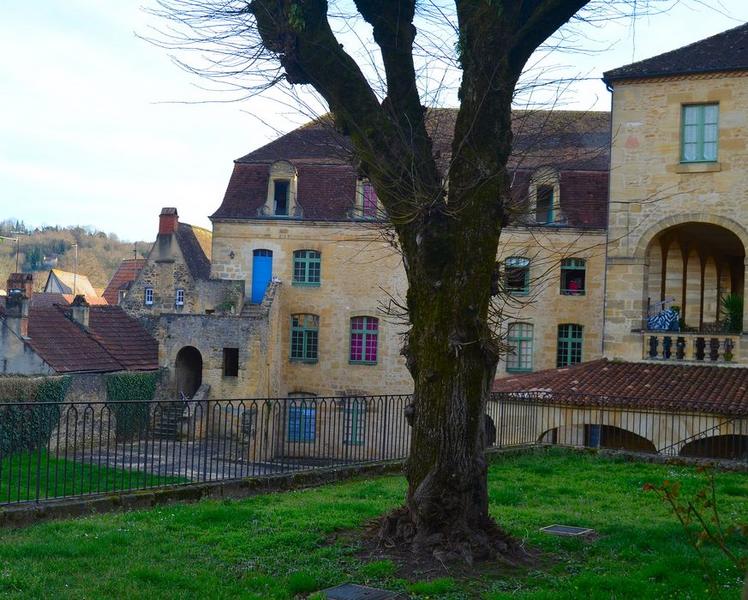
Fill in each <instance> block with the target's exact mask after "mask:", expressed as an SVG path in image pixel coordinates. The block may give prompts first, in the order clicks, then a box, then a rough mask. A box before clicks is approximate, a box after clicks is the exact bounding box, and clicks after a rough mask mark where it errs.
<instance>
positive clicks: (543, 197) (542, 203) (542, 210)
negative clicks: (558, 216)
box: [535, 185, 554, 223]
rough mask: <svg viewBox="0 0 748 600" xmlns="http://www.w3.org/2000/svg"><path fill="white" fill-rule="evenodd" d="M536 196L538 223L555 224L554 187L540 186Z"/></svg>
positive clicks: (536, 218) (536, 217)
mask: <svg viewBox="0 0 748 600" xmlns="http://www.w3.org/2000/svg"><path fill="white" fill-rule="evenodd" d="M536 194H537V197H536V201H535V220H536V221H537V222H538V223H553V221H554V214H553V186H552V185H539V186H538V187H537V191H536Z"/></svg>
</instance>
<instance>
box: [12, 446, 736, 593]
mask: <svg viewBox="0 0 748 600" xmlns="http://www.w3.org/2000/svg"><path fill="white" fill-rule="evenodd" d="M489 477H490V495H491V511H492V513H493V514H494V515H495V517H496V518H497V519H498V520H499V522H501V523H502V524H503V525H504V526H505V527H507V528H508V529H509V530H510V531H511V532H512V533H514V534H515V535H517V536H521V537H523V538H526V539H527V542H528V544H530V545H532V546H534V547H536V548H540V549H542V550H543V551H545V552H547V553H550V554H552V555H554V557H555V559H554V561H553V562H552V563H551V564H550V565H549V566H548V567H547V568H544V569H536V570H532V571H529V572H528V571H524V572H520V573H516V574H514V575H511V576H504V577H502V578H496V577H495V576H491V575H488V574H487V575H486V577H482V578H481V579H480V580H473V581H456V580H454V579H451V578H449V577H440V578H438V579H436V580H432V581H416V582H408V581H406V580H404V579H399V578H398V577H397V576H396V575H395V567H394V565H392V564H391V563H389V562H388V561H381V560H380V561H375V562H367V561H362V560H360V559H358V558H356V549H355V548H351V547H346V546H343V545H340V544H333V545H330V544H328V543H327V542H326V540H328V539H329V537H330V535H331V534H333V533H334V532H338V531H343V530H348V529H351V528H355V527H358V526H360V525H361V524H362V523H364V522H365V521H366V520H368V519H370V518H372V517H376V516H377V515H380V514H381V513H383V512H384V511H387V510H389V509H391V508H393V507H394V506H396V505H397V504H398V503H400V502H401V500H402V497H403V494H404V492H405V482H404V480H403V479H402V478H401V477H395V476H392V477H382V478H378V479H373V480H362V481H355V482H350V483H344V484H339V485H331V486H326V487H323V488H318V489H310V490H304V491H297V492H292V493H283V494H271V495H266V496H257V497H254V498H250V499H247V500H242V501H225V502H215V501H211V502H202V503H199V504H193V505H180V506H170V507H165V508H160V509H157V510H148V511H140V512H131V513H126V514H110V515H103V516H97V517H90V518H86V519H80V520H73V521H67V522H58V523H48V524H40V525H38V526H35V527H32V528H30V529H26V530H16V531H0V596H2V597H3V598H39V597H54V598H125V597H126V598H196V597H197V598H257V599H260V598H263V599H264V598H293V597H294V596H295V595H298V597H304V595H306V594H307V593H310V592H313V591H314V590H318V589H320V588H323V587H326V586H331V585H336V584H339V583H343V582H346V581H355V582H359V583H367V584H371V585H375V586H381V587H387V588H390V589H398V590H404V591H407V592H408V593H409V594H411V596H412V597H414V598H424V599H425V598H444V599H452V598H454V599H456V598H484V599H486V600H498V599H501V598H521V599H529V598H533V599H540V598H545V599H551V598H553V599H554V600H556V599H559V598H561V599H563V598H569V599H571V598H575V599H576V598H658V599H659V598H678V599H687V598H694V599H695V598H705V597H707V586H706V583H705V580H704V578H703V576H702V568H701V565H700V562H699V559H698V557H697V556H696V555H695V553H694V551H693V550H692V549H691V548H690V547H689V546H688V545H687V543H686V541H685V538H684V535H683V532H682V531H681V529H680V527H679V526H678V525H677V524H676V522H675V519H674V518H673V516H672V515H670V514H669V513H668V510H667V509H666V508H665V507H664V506H663V505H662V504H661V503H660V502H659V500H658V499H657V498H656V497H655V496H654V495H653V494H651V493H645V492H643V491H642V485H643V484H644V483H645V482H653V483H659V482H660V481H662V479H664V478H670V479H678V480H680V481H682V482H683V487H684V493H689V492H693V491H694V490H695V489H696V488H698V487H699V485H700V483H701V477H702V476H701V475H699V474H697V473H696V472H695V471H694V470H693V469H690V468H675V467H666V466H659V465H648V464H642V463H625V462H616V461H613V460H610V459H602V458H597V457H594V456H586V455H578V454H567V453H564V452H561V451H549V452H547V453H545V454H542V455H527V456H519V457H513V458H504V459H500V460H498V461H497V462H495V463H494V464H492V465H491V468H490V471H489ZM717 482H718V493H719V497H720V498H721V503H722V509H721V514H722V517H723V519H724V520H725V521H735V520H737V519H739V518H742V519H745V516H746V514H745V513H746V500H748V477H746V476H745V475H742V474H727V473H721V474H719V475H718V479H717ZM551 523H565V524H574V525H583V526H589V527H593V528H595V529H596V530H597V531H598V532H599V534H600V538H599V539H597V540H596V541H594V542H591V543H590V542H583V541H580V540H573V539H563V538H554V537H549V536H545V535H542V534H540V533H538V528H539V527H541V526H544V525H548V524H551ZM737 549H738V551H740V552H746V551H748V548H746V547H745V544H743V545H742V546H739V547H738V548H737ZM710 562H711V563H712V565H713V566H715V568H716V569H717V571H718V577H719V581H720V585H721V586H722V587H721V594H720V597H724V598H737V597H738V596H739V590H740V586H741V584H742V576H741V574H740V573H738V572H736V571H735V570H734V569H732V568H730V566H729V564H728V562H727V561H726V560H724V559H723V558H722V557H721V555H718V554H716V553H710Z"/></svg>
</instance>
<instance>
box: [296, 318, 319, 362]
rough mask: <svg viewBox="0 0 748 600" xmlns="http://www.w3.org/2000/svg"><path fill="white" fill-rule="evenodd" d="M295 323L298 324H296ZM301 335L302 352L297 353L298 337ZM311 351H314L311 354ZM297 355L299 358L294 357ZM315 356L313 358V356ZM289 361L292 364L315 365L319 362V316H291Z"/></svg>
mask: <svg viewBox="0 0 748 600" xmlns="http://www.w3.org/2000/svg"><path fill="white" fill-rule="evenodd" d="M295 321H297V322H298V324H295ZM299 334H300V335H301V340H300V344H301V352H300V353H299V352H295V351H294V350H295V349H296V348H297V340H298V337H297V336H298V335H299ZM310 349H313V350H314V351H313V352H311V351H310ZM294 354H297V356H294ZM312 355H313V356H312ZM289 360H290V361H291V362H298V363H307V364H314V363H316V362H317V361H318V360H319V316H318V315H313V314H309V313H297V314H293V315H291V335H290V348H289Z"/></svg>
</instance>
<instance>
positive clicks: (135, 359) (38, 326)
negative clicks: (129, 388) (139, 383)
mask: <svg viewBox="0 0 748 600" xmlns="http://www.w3.org/2000/svg"><path fill="white" fill-rule="evenodd" d="M89 311H90V312H89V328H88V330H86V329H85V328H83V327H82V326H81V325H79V324H78V323H76V322H75V321H73V320H72V319H70V317H69V315H70V312H71V309H70V308H68V307H67V306H62V305H59V304H53V305H43V304H42V305H38V304H37V305H34V304H33V303H32V305H31V308H30V310H29V339H28V340H25V342H26V343H27V344H28V345H29V346H31V348H32V349H33V350H34V351H35V352H36V353H37V354H38V355H39V356H40V357H41V358H42V359H43V360H44V361H45V362H46V363H47V364H49V365H50V366H51V367H52V368H53V369H54V370H55V371H57V372H58V373H106V372H111V371H121V370H135V371H150V370H155V369H157V368H158V343H157V342H156V340H155V339H153V338H152V337H151V336H150V335H149V334H148V333H147V332H146V331H145V329H143V327H142V326H141V325H140V324H139V323H138V322H137V321H136V320H135V319H133V318H132V317H130V316H128V315H127V314H126V313H125V312H124V311H123V310H122V308H120V307H119V306H92V307H90V309H89Z"/></svg>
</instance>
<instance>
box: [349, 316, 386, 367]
mask: <svg viewBox="0 0 748 600" xmlns="http://www.w3.org/2000/svg"><path fill="white" fill-rule="evenodd" d="M357 319H363V321H362V324H361V327H354V321H356V320H357ZM370 322H373V323H375V325H376V328H375V329H369V328H368V324H369V323H370ZM348 325H349V328H350V329H349V330H350V333H349V336H348V364H351V365H376V364H377V362H378V361H379V318H378V317H372V316H370V315H356V316H354V317H351V318H350V320H349V322H348ZM354 335H360V336H361V345H360V355H359V356H360V358H353V339H354V338H353V336H354ZM372 339H373V340H374V359H373V360H372V359H367V358H366V356H367V350H368V344H369V342H370V341H371V340H372Z"/></svg>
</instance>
